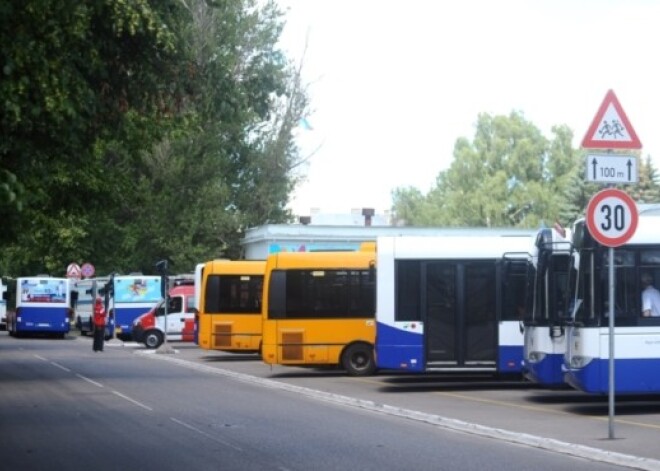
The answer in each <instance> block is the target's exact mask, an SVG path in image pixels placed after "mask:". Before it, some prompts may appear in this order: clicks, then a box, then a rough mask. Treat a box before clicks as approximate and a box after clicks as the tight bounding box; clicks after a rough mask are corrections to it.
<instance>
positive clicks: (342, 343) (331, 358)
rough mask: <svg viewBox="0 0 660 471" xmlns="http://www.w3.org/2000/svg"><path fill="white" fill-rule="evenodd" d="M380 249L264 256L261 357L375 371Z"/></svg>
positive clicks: (353, 373) (286, 362) (356, 371)
mask: <svg viewBox="0 0 660 471" xmlns="http://www.w3.org/2000/svg"><path fill="white" fill-rule="evenodd" d="M375 263H376V252H375V250H374V245H373V244H363V246H362V247H361V249H360V250H359V251H355V252H351V251H341V252H339V251H338V252H297V253H296V252H282V253H276V254H271V255H270V256H269V257H268V260H267V261H266V275H265V279H264V298H263V304H264V305H263V310H262V313H263V344H262V350H261V357H262V359H263V361H264V362H265V363H267V364H271V365H273V364H279V365H293V366H323V365H337V366H340V367H343V368H344V369H345V370H346V372H347V373H348V374H349V375H351V376H365V375H370V374H373V373H374V372H375V370H376V363H375V360H374V342H375V335H376V328H375V320H374V319H375V314H376V266H375Z"/></svg>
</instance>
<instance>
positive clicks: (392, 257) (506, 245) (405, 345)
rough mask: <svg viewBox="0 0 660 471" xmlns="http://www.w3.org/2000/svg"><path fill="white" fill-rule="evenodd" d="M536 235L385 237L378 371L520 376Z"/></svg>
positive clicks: (380, 250)
mask: <svg viewBox="0 0 660 471" xmlns="http://www.w3.org/2000/svg"><path fill="white" fill-rule="evenodd" d="M534 235H535V232H532V231H529V232H526V231H520V232H517V233H515V234H513V233H508V234H506V235H505V234H504V233H501V234H494V233H493V232H489V231H484V232H482V231H478V230H477V231H475V233H474V234H472V235H466V236H437V237H434V236H429V237H423V236H422V237H408V236H403V237H379V238H378V240H377V243H376V246H377V261H376V266H377V267H378V276H377V303H376V304H377V309H376V347H375V348H376V363H377V366H378V368H381V369H394V370H402V371H410V372H434V371H439V372H478V373H492V374H494V375H499V374H508V373H512V374H516V375H520V373H521V363H522V355H523V334H522V328H521V327H522V326H521V322H522V313H523V310H524V304H525V296H526V270H527V265H528V260H529V252H530V250H531V248H532V244H533V241H534Z"/></svg>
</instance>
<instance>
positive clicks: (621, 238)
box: [587, 188, 638, 247]
mask: <svg viewBox="0 0 660 471" xmlns="http://www.w3.org/2000/svg"><path fill="white" fill-rule="evenodd" d="M637 221H638V215H637V205H636V204H635V201H634V200H633V199H632V198H631V197H630V196H629V195H628V194H627V193H626V192H625V191H621V190H617V189H614V188H608V189H606V190H602V191H599V192H598V193H596V194H595V195H594V196H593V197H592V198H591V199H590V200H589V204H588V205H587V228H588V229H589V233H590V234H591V236H592V237H593V238H594V239H596V241H598V242H600V243H601V244H603V245H604V246H606V247H618V246H620V245H623V244H625V243H626V242H628V240H630V238H631V237H632V236H633V234H634V233H635V230H636V229H637Z"/></svg>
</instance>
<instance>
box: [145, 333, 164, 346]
mask: <svg viewBox="0 0 660 471" xmlns="http://www.w3.org/2000/svg"><path fill="white" fill-rule="evenodd" d="M162 343H163V334H162V333H161V332H159V331H157V330H150V331H148V332H145V334H144V346H145V347H147V348H158V347H160V345H161V344H162Z"/></svg>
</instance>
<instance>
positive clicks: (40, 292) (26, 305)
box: [7, 276, 73, 338]
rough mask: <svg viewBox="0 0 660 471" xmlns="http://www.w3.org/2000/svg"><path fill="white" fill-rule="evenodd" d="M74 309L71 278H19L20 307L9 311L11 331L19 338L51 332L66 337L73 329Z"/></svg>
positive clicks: (17, 288)
mask: <svg viewBox="0 0 660 471" xmlns="http://www.w3.org/2000/svg"><path fill="white" fill-rule="evenodd" d="M72 312H73V310H72V309H71V292H70V290H69V280H68V279H67V278H51V277H47V276H35V277H24V278H18V279H17V280H16V310H15V311H9V312H8V313H7V330H8V331H9V335H11V336H16V337H18V336H22V335H24V334H49V335H54V336H57V337H62V338H64V336H65V335H66V334H67V333H68V332H69V330H70V328H71V326H70V320H71V315H72Z"/></svg>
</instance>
